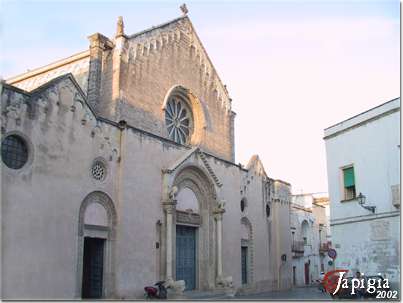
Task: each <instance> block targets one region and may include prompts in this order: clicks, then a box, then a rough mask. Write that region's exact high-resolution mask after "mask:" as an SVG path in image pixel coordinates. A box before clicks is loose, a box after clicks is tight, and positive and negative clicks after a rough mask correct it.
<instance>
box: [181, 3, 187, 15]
mask: <svg viewBox="0 0 403 303" xmlns="http://www.w3.org/2000/svg"><path fill="white" fill-rule="evenodd" d="M180 9H181V11H182V13H183V14H184V15H186V14H187V13H188V12H189V10H188V8H187V7H186V3H183V4H182V5H181V6H180Z"/></svg>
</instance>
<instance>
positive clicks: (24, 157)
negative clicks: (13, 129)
mask: <svg viewBox="0 0 403 303" xmlns="http://www.w3.org/2000/svg"><path fill="white" fill-rule="evenodd" d="M1 158H2V160H3V162H4V164H5V165H7V166H8V167H9V168H13V169H19V168H21V167H23V166H24V165H25V163H27V161H28V146H27V143H26V142H25V140H24V139H22V138H21V137H20V136H17V135H10V136H7V137H6V138H4V140H3V142H1Z"/></svg>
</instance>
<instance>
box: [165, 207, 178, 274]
mask: <svg viewBox="0 0 403 303" xmlns="http://www.w3.org/2000/svg"><path fill="white" fill-rule="evenodd" d="M163 207H164V210H165V214H166V224H167V226H166V231H167V234H166V281H173V278H172V249H173V247H172V230H173V214H174V212H175V210H176V200H171V201H167V202H164V203H163Z"/></svg>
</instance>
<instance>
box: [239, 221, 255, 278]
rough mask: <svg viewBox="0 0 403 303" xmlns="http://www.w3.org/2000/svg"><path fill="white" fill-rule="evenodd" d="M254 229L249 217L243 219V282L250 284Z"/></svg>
mask: <svg viewBox="0 0 403 303" xmlns="http://www.w3.org/2000/svg"><path fill="white" fill-rule="evenodd" d="M253 248H254V247H253V230H252V224H251V223H250V221H249V219H248V218H247V217H243V218H242V219H241V282H242V285H244V286H246V285H250V284H251V283H252V282H253V252H254V251H253Z"/></svg>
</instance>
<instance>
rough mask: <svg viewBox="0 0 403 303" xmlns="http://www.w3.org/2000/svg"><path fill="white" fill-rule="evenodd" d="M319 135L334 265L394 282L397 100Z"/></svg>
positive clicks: (397, 250)
mask: <svg viewBox="0 0 403 303" xmlns="http://www.w3.org/2000/svg"><path fill="white" fill-rule="evenodd" d="M324 139H325V142H326V154H327V171H328V182H329V196H330V201H331V208H330V209H331V229H332V238H333V243H334V246H335V249H336V251H337V253H338V255H337V258H336V262H335V265H336V267H337V268H346V269H349V270H351V271H353V272H355V271H357V270H359V271H361V272H363V273H364V274H366V275H367V276H369V275H373V274H377V273H382V274H383V275H385V276H386V277H387V278H389V280H390V281H391V282H393V284H395V283H397V282H399V275H400V262H399V255H400V225H399V221H400V158H399V157H400V98H397V99H394V100H391V101H389V102H386V103H384V104H382V105H380V106H377V107H375V108H372V109H370V110H368V111H366V112H363V113H361V114H358V115H356V116H354V117H352V118H350V119H347V120H345V121H343V122H340V123H338V124H336V125H333V126H331V127H329V128H327V129H325V136H324ZM364 200H365V201H364ZM350 274H351V272H350Z"/></svg>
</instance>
